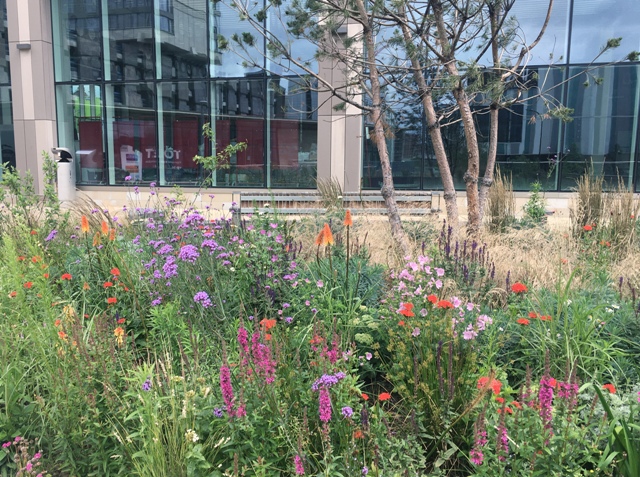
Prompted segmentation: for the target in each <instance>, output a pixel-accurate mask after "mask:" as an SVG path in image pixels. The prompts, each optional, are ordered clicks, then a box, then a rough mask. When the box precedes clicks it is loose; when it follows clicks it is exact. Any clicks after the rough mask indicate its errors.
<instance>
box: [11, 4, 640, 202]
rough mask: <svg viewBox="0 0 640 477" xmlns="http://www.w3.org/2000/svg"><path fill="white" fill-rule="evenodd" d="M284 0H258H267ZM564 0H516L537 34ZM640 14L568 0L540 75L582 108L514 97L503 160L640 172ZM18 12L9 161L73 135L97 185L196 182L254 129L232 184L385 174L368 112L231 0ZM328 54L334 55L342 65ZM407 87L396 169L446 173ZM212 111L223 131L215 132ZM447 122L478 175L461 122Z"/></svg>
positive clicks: (398, 110) (564, 179)
mask: <svg viewBox="0 0 640 477" xmlns="http://www.w3.org/2000/svg"><path fill="white" fill-rule="evenodd" d="M286 1H291V0H285V3H286ZM266 2H267V0H259V1H258V2H255V4H254V5H255V9H256V11H258V10H260V9H262V8H263V7H264V6H265V5H266ZM546 7H547V6H546V2H538V1H533V0H518V1H517V2H516V4H515V7H514V10H513V12H512V13H513V15H514V16H515V17H516V18H517V20H518V22H519V25H520V28H521V35H522V37H523V38H524V39H525V40H526V41H531V40H532V39H533V38H534V37H535V36H536V35H537V30H538V28H539V27H540V25H541V24H542V23H543V21H544V18H545V15H546ZM637 18H640V2H638V1H637V0H617V1H616V2H615V8H612V2H611V1H610V0H589V1H586V0H585V1H580V0H555V5H554V11H553V14H552V17H551V21H550V23H549V26H548V29H547V32H546V34H545V36H544V37H543V38H542V40H541V41H540V43H539V44H538V45H537V47H536V48H535V49H534V50H533V51H532V55H531V58H530V61H529V65H528V72H529V81H530V84H531V85H534V86H536V87H539V88H541V89H543V90H545V91H547V95H548V97H552V98H553V99H554V100H557V101H558V102H560V103H562V104H564V105H566V106H567V107H569V108H572V109H573V110H574V114H573V120H572V121H571V122H562V121H560V120H559V119H555V118H552V117H549V116H548V115H547V114H546V110H545V106H544V102H543V100H542V99H540V98H538V97H531V99H529V100H525V101H524V102H522V103H521V104H517V105H514V106H513V107H511V108H510V109H508V110H507V109H505V110H501V111H500V113H499V123H500V124H499V143H498V166H499V167H500V170H501V171H502V172H503V173H508V174H511V175H512V177H513V182H514V186H515V188H516V189H517V190H528V189H529V188H530V185H531V183H532V182H534V181H540V182H541V183H542V184H543V187H544V188H545V190H547V191H568V190H570V189H571V188H572V187H573V186H574V185H575V179H576V178H577V177H579V176H580V174H582V173H583V172H584V171H585V170H586V169H587V168H589V167H593V168H594V169H595V171H596V172H599V173H602V174H604V175H605V177H606V179H607V181H608V182H609V183H613V182H616V181H617V178H618V177H621V178H622V180H623V181H624V182H625V183H626V184H628V185H629V186H631V187H634V188H635V189H636V190H640V172H639V171H640V124H639V123H640V121H638V120H639V118H640V63H638V62H624V63H618V64H611V63H612V62H614V61H615V60H617V59H619V58H621V57H622V56H624V53H628V52H630V51H632V50H640V29H638V28H637V25H636V23H637V22H636V21H635V20H636V19H637ZM0 20H1V21H0V147H1V152H2V160H3V162H8V163H10V164H12V165H16V166H17V167H18V168H19V169H23V170H24V169H31V170H34V171H36V170H37V169H38V160H39V154H40V151H42V150H49V149H50V148H51V147H53V146H62V147H67V148H69V149H70V150H71V151H72V152H73V153H74V155H75V158H76V179H77V183H78V185H79V186H80V187H81V188H82V187H85V188H87V187H88V189H91V186H121V185H124V184H125V183H126V182H125V178H127V177H129V178H130V179H131V180H133V181H136V182H137V183H141V184H149V183H152V182H155V183H157V184H158V185H167V186H170V185H174V184H177V185H182V186H187V187H188V186H194V187H196V186H198V185H199V184H200V182H201V180H202V179H203V177H204V171H202V169H201V166H200V165H199V164H198V163H196V161H194V157H195V156H209V155H212V154H215V153H216V151H220V150H221V149H223V148H224V147H226V146H228V145H234V144H238V143H246V145H247V147H246V149H244V150H243V151H240V152H238V153H237V154H235V155H233V156H232V157H231V158H230V160H229V163H228V165H227V167H225V168H223V169H220V170H218V171H216V173H215V175H214V177H213V185H214V187H217V188H229V189H239V188H273V189H278V188H280V189H295V188H306V189H314V188H315V186H316V180H317V179H319V178H329V177H336V178H337V179H338V180H339V181H340V182H341V183H342V184H343V186H344V189H345V190H349V191H357V190H360V189H378V188H380V186H381V182H382V174H381V170H380V165H379V161H378V158H377V152H376V150H375V147H373V144H372V142H371V140H370V125H368V124H367V122H366V121H365V120H364V119H363V118H362V116H361V115H360V112H359V111H358V110H356V109H354V108H352V107H347V108H346V109H345V110H338V109H339V108H336V106H337V102H336V101H332V100H331V99H330V98H328V97H327V96H323V93H316V92H311V91H308V90H306V89H305V88H304V87H303V85H302V81H301V80H300V79H299V78H298V76H297V73H299V71H297V70H296V69H295V68H294V67H291V68H290V69H288V70H285V69H283V68H281V67H279V66H278V65H277V62H275V61H272V60H271V59H270V58H269V52H268V51H267V50H266V49H265V48H264V44H263V42H261V41H258V42H256V44H255V48H252V49H250V50H249V51H247V52H246V53H245V55H246V56H242V55H240V54H238V53H234V52H233V51H230V50H228V49H225V48H224V45H223V42H222V41H221V38H226V39H230V38H232V37H233V35H234V34H242V33H243V32H245V31H248V30H249V27H248V25H247V24H246V23H247V22H246V21H243V20H241V19H240V18H238V15H237V13H236V12H235V11H234V10H233V9H231V8H229V7H228V6H226V5H224V3H223V2H218V1H211V0H40V1H38V2H30V1H29V2H26V1H24V0H0ZM264 22H265V26H266V27H268V28H269V29H271V30H272V31H273V32H274V34H275V35H276V36H278V37H279V38H285V31H284V28H285V26H284V25H285V23H284V22H283V21H282V19H279V18H275V17H272V16H270V14H269V15H267V16H266V18H265V20H264ZM614 37H622V42H621V45H620V47H619V48H617V49H613V50H608V51H606V52H604V53H602V52H601V47H602V46H603V45H604V44H605V43H606V41H607V39H609V38H614ZM289 47H290V49H291V51H292V53H293V54H294V56H296V57H300V58H312V57H313V53H314V51H313V49H312V48H311V45H310V44H308V43H306V42H304V41H302V40H293V41H292V42H291V43H290V44H289ZM10 65H12V68H10ZM326 66H327V65H325V64H322V65H316V68H320V67H322V68H323V71H327V75H328V77H331V75H335V74H336V73H335V72H332V71H330V70H331V68H327V67H326ZM586 67H588V68H589V69H590V72H589V75H585V74H584V69H585V68H586ZM265 71H269V73H265ZM338 76H339V75H338ZM12 79H13V81H12ZM596 79H597V81H596ZM587 83H588V85H587ZM596 83H598V84H596ZM525 99H526V98H525ZM398 104H399V105H401V106H398V107H395V108H394V110H393V111H392V113H391V114H390V115H389V122H390V125H391V126H392V129H393V131H394V134H393V135H392V137H390V139H389V140H388V142H389V150H390V153H391V161H392V169H393V175H394V179H395V184H396V186H397V188H398V189H415V190H437V189H439V188H441V185H440V177H439V172H438V168H437V165H436V161H435V157H434V156H433V153H432V151H431V144H430V141H429V136H428V133H427V129H426V125H425V121H424V114H423V111H422V109H421V105H420V104H419V102H417V101H415V100H410V99H407V100H406V101H400V102H398ZM205 124H209V125H210V126H211V130H212V131H213V133H214V135H215V141H211V140H210V139H209V138H207V137H205V136H204V135H203V126H204V125H205ZM477 127H478V131H479V136H480V141H481V144H482V146H481V150H483V151H485V152H486V149H487V142H486V138H487V136H488V131H489V122H488V116H486V115H478V116H477ZM443 135H444V141H445V147H446V149H447V153H448V157H449V160H450V165H451V169H452V172H453V176H454V180H455V181H456V184H457V186H458V187H459V188H460V189H463V188H464V183H463V180H462V177H463V175H464V172H465V171H466V167H467V158H466V156H467V154H466V146H465V140H464V135H463V134H462V131H461V127H460V125H459V124H456V125H451V126H449V127H446V128H444V129H443Z"/></svg>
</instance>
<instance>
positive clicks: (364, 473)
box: [362, 465, 369, 475]
mask: <svg viewBox="0 0 640 477" xmlns="http://www.w3.org/2000/svg"><path fill="white" fill-rule="evenodd" d="M368 473H369V467H367V466H366V465H365V466H364V467H363V468H362V475H367V474H368Z"/></svg>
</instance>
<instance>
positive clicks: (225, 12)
mask: <svg viewBox="0 0 640 477" xmlns="http://www.w3.org/2000/svg"><path fill="white" fill-rule="evenodd" d="M262 7H263V2H262V1H259V2H256V3H255V7H254V10H252V12H253V13H257V12H258V10H260V9H261V8H262ZM209 9H210V19H209V22H210V25H209V35H210V41H211V43H212V45H211V50H212V52H211V66H210V68H211V76H212V77H240V76H248V75H250V74H252V73H259V72H260V71H261V70H260V68H259V67H255V66H253V64H254V63H255V64H257V65H260V66H264V64H265V63H264V47H263V46H264V41H263V39H262V38H261V37H260V36H259V35H258V34H255V35H254V37H255V39H256V41H255V45H254V46H253V47H248V48H247V51H246V52H244V51H236V46H235V45H234V41H233V36H234V35H240V36H242V34H243V33H246V32H249V31H251V26H250V25H249V23H248V22H247V21H246V20H242V21H241V20H240V17H239V16H238V12H237V11H236V10H235V9H233V8H231V7H229V6H228V5H225V4H224V2H211V3H210V5H209ZM225 43H228V44H229V45H230V48H224V46H225V45H224V44H225Z"/></svg>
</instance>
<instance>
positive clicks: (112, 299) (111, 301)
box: [107, 297, 118, 305]
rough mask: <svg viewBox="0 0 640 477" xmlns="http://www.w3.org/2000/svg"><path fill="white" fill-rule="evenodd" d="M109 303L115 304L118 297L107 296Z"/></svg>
mask: <svg viewBox="0 0 640 477" xmlns="http://www.w3.org/2000/svg"><path fill="white" fill-rule="evenodd" d="M107 303H108V304H109V305H115V304H116V303H118V299H117V298H115V297H111V298H107Z"/></svg>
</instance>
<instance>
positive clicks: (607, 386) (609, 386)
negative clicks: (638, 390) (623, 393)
mask: <svg viewBox="0 0 640 477" xmlns="http://www.w3.org/2000/svg"><path fill="white" fill-rule="evenodd" d="M602 389H606V390H607V391H609V392H610V393H611V394H615V393H616V387H615V386H614V385H613V384H611V383H607V384H603V385H602Z"/></svg>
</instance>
